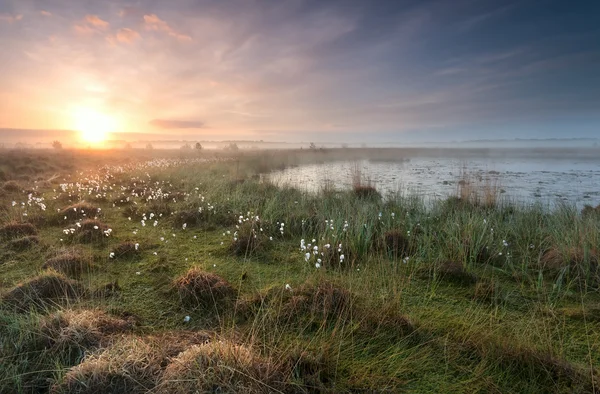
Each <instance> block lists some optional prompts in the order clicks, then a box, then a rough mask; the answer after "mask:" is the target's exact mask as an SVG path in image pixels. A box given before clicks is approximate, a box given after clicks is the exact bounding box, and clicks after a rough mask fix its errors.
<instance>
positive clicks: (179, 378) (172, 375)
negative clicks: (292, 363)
mask: <svg viewBox="0 0 600 394" xmlns="http://www.w3.org/2000/svg"><path fill="white" fill-rule="evenodd" d="M283 380H284V378H283V374H282V373H281V371H280V369H279V367H278V366H277V365H275V364H274V363H273V362H272V361H270V360H269V359H267V358H264V357H261V356H259V355H258V354H256V352H255V351H254V350H253V349H251V348H250V347H249V346H247V345H238V344H235V343H232V342H230V341H225V340H220V341H214V342H212V341H211V342H208V343H205V344H201V345H195V346H192V347H191V348H189V349H187V350H185V351H184V352H182V353H180V354H179V355H178V356H177V357H175V358H174V359H173V360H172V361H171V362H170V363H169V365H168V366H167V367H166V368H165V372H164V374H163V375H162V379H161V382H160V384H159V385H158V387H157V392H158V393H165V394H166V393H192V392H215V391H218V392H222V393H247V394H251V393H270V392H282V391H283V390H284V388H285V384H284V382H283Z"/></svg>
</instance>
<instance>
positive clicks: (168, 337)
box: [50, 327, 213, 394]
mask: <svg viewBox="0 0 600 394" xmlns="http://www.w3.org/2000/svg"><path fill="white" fill-rule="evenodd" d="M125 328H126V329H127V327H125ZM212 337H213V335H212V334H209V333H205V332H194V333H192V332H170V333H166V334H164V335H157V336H152V335H149V336H144V337H139V336H133V335H128V336H120V337H115V340H114V341H111V342H110V344H109V345H107V346H106V347H100V348H99V349H98V350H96V351H94V352H93V353H91V354H89V355H88V356H87V357H86V358H85V359H84V360H83V361H82V362H81V363H80V364H78V365H76V366H74V367H72V368H70V369H69V370H68V371H67V372H66V373H65V374H64V376H62V377H61V378H60V379H59V380H58V381H56V382H55V383H54V384H53V385H52V387H51V389H50V392H51V393H55V394H59V393H65V394H66V393H69V394H71V393H81V394H83V393H85V394H101V393H102V394H103V393H140V394H141V393H148V392H155V390H156V389H158V388H160V387H163V386H164V385H162V382H161V380H162V377H163V373H164V370H165V368H166V367H167V366H168V365H169V364H170V363H171V362H172V360H174V358H176V357H177V356H178V355H179V354H180V353H181V352H184V351H185V350H187V349H191V348H193V347H194V346H195V345H198V344H203V343H206V342H207V341H209V340H211V338H212Z"/></svg>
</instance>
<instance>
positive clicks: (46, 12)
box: [40, 10, 52, 16]
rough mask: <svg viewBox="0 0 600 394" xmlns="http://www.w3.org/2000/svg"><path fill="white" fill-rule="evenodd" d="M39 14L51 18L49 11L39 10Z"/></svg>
mask: <svg viewBox="0 0 600 394" xmlns="http://www.w3.org/2000/svg"><path fill="white" fill-rule="evenodd" d="M40 14H42V15H44V16H52V13H51V12H50V11H46V10H41V11H40Z"/></svg>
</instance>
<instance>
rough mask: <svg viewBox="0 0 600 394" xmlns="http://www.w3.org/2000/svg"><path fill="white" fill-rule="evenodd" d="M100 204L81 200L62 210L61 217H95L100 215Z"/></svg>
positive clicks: (72, 218) (76, 218)
mask: <svg viewBox="0 0 600 394" xmlns="http://www.w3.org/2000/svg"><path fill="white" fill-rule="evenodd" d="M98 212H99V211H98V206H96V205H92V204H90V203H88V202H85V201H81V202H78V203H77V204H73V205H70V206H68V207H66V208H64V209H63V210H62V211H60V216H61V218H64V217H65V216H66V217H67V220H78V219H86V218H87V219H93V218H95V217H96V216H97V215H98Z"/></svg>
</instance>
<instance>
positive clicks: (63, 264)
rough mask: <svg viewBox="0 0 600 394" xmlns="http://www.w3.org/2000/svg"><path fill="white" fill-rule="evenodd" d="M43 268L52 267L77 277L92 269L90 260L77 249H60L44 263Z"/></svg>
mask: <svg viewBox="0 0 600 394" xmlns="http://www.w3.org/2000/svg"><path fill="white" fill-rule="evenodd" d="M42 268H44V269H52V270H54V271H57V272H61V273H63V274H65V275H67V276H69V277H74V278H78V277H80V276H81V274H83V273H85V272H88V271H90V270H91V269H92V264H91V261H90V259H89V258H88V257H85V256H84V255H83V254H82V253H80V252H79V251H77V250H74V249H73V250H68V249H67V250H62V251H59V253H58V254H57V255H56V256H55V257H52V258H50V259H48V260H46V262H45V263H44V265H43V266H42Z"/></svg>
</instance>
